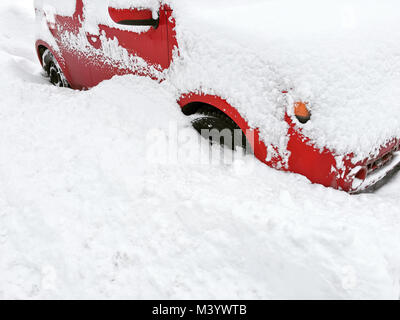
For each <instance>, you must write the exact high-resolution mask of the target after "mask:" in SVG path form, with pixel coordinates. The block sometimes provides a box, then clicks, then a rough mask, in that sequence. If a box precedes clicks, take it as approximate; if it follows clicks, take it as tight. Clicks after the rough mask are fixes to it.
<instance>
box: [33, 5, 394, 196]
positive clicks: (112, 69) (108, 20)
mask: <svg viewBox="0 0 400 320" xmlns="http://www.w3.org/2000/svg"><path fill="white" fill-rule="evenodd" d="M391 2H392V0H388V1H386V2H385V3H380V4H375V6H372V4H373V2H372V1H369V0H367V1H359V0H352V1H344V0H338V1H316V0H305V1H293V0H283V1H261V0H249V1H239V0H236V1H234V0H231V1H227V0H219V1H211V0H201V1H200V0H199V1H196V0H163V1H160V0H63V1H59V0H35V8H36V16H37V24H38V26H39V28H38V38H37V42H36V49H37V53H38V56H39V59H40V62H41V63H42V65H43V67H44V69H45V71H46V72H47V73H48V75H49V77H50V80H51V82H52V83H53V84H55V85H58V86H63V87H66V86H69V87H71V88H73V89H88V88H91V87H94V86H96V85H97V84H99V83H100V82H101V81H103V80H106V79H110V78H112V77H113V76H115V75H126V74H135V75H139V76H146V77H151V78H152V79H154V80H155V81H159V82H160V83H162V84H163V85H166V86H168V88H170V90H174V94H175V95H176V100H177V102H178V104H179V105H180V107H181V108H182V111H183V112H184V114H186V115H193V114H198V116H197V117H196V120H194V122H193V124H194V126H195V128H196V129H197V130H199V131H201V129H210V128H215V129H218V130H222V129H229V130H230V131H231V132H234V130H235V129H239V128H240V129H241V130H242V131H243V132H244V134H245V135H246V137H247V140H248V141H249V142H250V144H251V147H252V150H253V152H254V155H255V156H256V157H257V158H258V159H259V160H261V161H262V162H264V163H266V164H267V165H269V166H271V167H273V168H276V169H280V170H284V171H289V172H294V173H299V174H302V175H304V176H306V177H307V178H308V179H309V180H310V181H311V182H313V183H318V184H322V185H324V186H327V187H333V188H336V189H340V190H344V191H347V192H358V191H361V190H365V189H367V188H370V187H372V186H374V185H376V184H377V183H379V182H382V181H383V179H384V178H385V177H386V176H387V175H388V174H389V175H390V174H392V173H393V172H395V171H397V170H398V167H399V163H400V156H399V144H400V140H399V138H398V137H400V121H399V117H400V112H399V111H400V110H399V104H400V102H399V101H400V97H399V95H400V94H399V89H398V88H399V87H400V86H399V85H400V75H399V71H398V70H399V67H400V58H399V57H400V56H399V55H398V54H397V53H396V52H400V51H398V50H399V49H400V45H399V43H400V41H399V40H400V37H399V35H400V34H399V31H398V30H399V29H400V28H398V21H399V20H398V17H397V15H396V14H395V13H391V12H390V3H391ZM387 6H389V7H387ZM383 12H384V13H385V14H384V15H383V14H382V16H384V19H383V21H381V20H378V19H377V17H378V16H379V14H380V13H383ZM388 34H390V36H388ZM382 35H386V36H383V37H382ZM243 143H244V142H243ZM239 145H240V143H239Z"/></svg>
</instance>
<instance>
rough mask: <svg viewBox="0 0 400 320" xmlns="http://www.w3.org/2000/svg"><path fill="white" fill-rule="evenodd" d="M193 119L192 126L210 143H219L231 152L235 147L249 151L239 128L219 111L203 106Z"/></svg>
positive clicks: (245, 139) (248, 146)
mask: <svg viewBox="0 0 400 320" xmlns="http://www.w3.org/2000/svg"><path fill="white" fill-rule="evenodd" d="M194 117H195V118H194V120H193V121H192V126H193V127H194V129H196V130H197V131H198V132H199V133H200V135H201V136H203V137H204V138H205V139H208V140H209V141H210V143H212V144H213V143H220V144H221V145H225V146H227V147H228V148H231V149H232V150H235V149H236V148H237V147H241V148H243V149H245V150H250V149H251V148H250V145H249V144H248V141H247V138H246V136H245V135H244V133H243V131H242V130H241V129H240V127H239V126H238V125H237V124H236V123H235V122H234V121H233V120H232V119H231V118H229V117H228V116H227V115H226V114H225V113H223V112H222V111H220V110H219V109H216V108H214V107H212V106H207V105H204V106H201V107H199V108H198V110H197V112H196V114H195V116H194Z"/></svg>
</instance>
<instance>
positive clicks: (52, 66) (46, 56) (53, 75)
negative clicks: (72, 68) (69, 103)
mask: <svg viewBox="0 0 400 320" xmlns="http://www.w3.org/2000/svg"><path fill="white" fill-rule="evenodd" d="M42 61H43V69H44V71H45V72H46V74H47V76H48V77H49V80H50V82H51V83H52V84H53V85H55V86H56V87H64V88H69V87H70V86H69V83H68V81H67V79H66V78H65V76H64V73H63V72H62V70H61V68H60V65H59V64H58V62H57V60H56V58H55V57H54V55H53V54H52V53H51V51H50V50H48V49H46V50H45V51H44V52H43V55H42Z"/></svg>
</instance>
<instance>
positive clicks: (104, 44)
mask: <svg viewBox="0 0 400 320" xmlns="http://www.w3.org/2000/svg"><path fill="white" fill-rule="evenodd" d="M92 1H93V0H92ZM104 9H105V10H107V13H106V14H107V15H108V17H109V20H108V22H106V23H100V24H98V30H96V31H97V32H96V33H95V34H88V35H87V36H88V40H89V42H90V45H91V46H93V48H94V49H95V51H96V52H98V53H99V54H100V55H101V56H99V57H98V59H99V60H100V61H101V62H100V63H99V61H97V62H93V63H92V65H91V77H92V83H93V85H96V84H98V83H99V82H101V81H103V80H106V79H110V78H112V77H113V76H114V75H124V74H136V75H140V76H149V77H151V78H153V79H160V76H161V72H162V71H163V70H165V69H167V68H168V67H169V65H170V63H171V59H172V50H173V48H172V47H171V43H173V42H174V41H173V40H171V37H173V36H174V34H173V33H174V31H173V25H172V24H173V20H172V19H170V18H171V14H172V13H171V10H169V8H168V7H166V6H162V7H160V8H159V10H154V9H151V8H148V9H146V8H134V7H133V8H132V7H129V8H113V7H105V8H104ZM154 11H156V12H154ZM172 39H173V38H172Z"/></svg>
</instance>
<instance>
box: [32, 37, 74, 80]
mask: <svg viewBox="0 0 400 320" xmlns="http://www.w3.org/2000/svg"><path fill="white" fill-rule="evenodd" d="M45 50H49V51H50V52H51V53H52V55H53V56H54V57H55V58H56V60H57V62H58V64H59V66H60V68H61V70H62V72H63V73H64V76H65V78H66V79H67V81H68V83H69V84H71V83H72V82H71V80H72V78H71V75H70V73H69V71H68V68H67V64H66V63H65V60H64V58H63V57H62V55H61V54H60V53H59V52H58V51H56V50H54V49H53V48H52V46H50V45H49V44H48V43H47V42H45V41H42V40H38V41H36V54H37V56H38V59H39V62H40V64H41V66H42V67H43V59H42V58H43V53H44V52H45Z"/></svg>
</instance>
